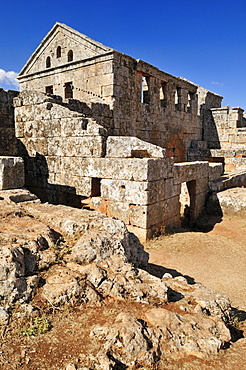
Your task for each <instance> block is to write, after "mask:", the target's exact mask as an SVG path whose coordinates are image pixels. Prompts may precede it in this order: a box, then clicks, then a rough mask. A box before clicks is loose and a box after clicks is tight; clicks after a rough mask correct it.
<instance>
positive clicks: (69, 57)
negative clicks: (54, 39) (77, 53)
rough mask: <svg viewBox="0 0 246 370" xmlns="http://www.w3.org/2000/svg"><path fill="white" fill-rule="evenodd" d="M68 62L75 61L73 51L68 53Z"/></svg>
mask: <svg viewBox="0 0 246 370" xmlns="http://www.w3.org/2000/svg"><path fill="white" fill-rule="evenodd" d="M67 61H68V62H72V61H73V50H69V51H68V53H67Z"/></svg>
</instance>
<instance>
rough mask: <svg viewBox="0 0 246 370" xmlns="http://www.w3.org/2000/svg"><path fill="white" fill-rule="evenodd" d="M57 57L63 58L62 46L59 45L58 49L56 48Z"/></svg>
mask: <svg viewBox="0 0 246 370" xmlns="http://www.w3.org/2000/svg"><path fill="white" fill-rule="evenodd" d="M56 57H57V58H61V46H60V45H59V46H57V49H56Z"/></svg>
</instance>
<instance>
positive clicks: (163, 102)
mask: <svg viewBox="0 0 246 370" xmlns="http://www.w3.org/2000/svg"><path fill="white" fill-rule="evenodd" d="M160 104H161V107H164V108H166V106H167V82H164V81H162V82H161V87H160Z"/></svg>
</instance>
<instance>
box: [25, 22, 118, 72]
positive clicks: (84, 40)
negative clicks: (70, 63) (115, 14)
mask: <svg viewBox="0 0 246 370" xmlns="http://www.w3.org/2000/svg"><path fill="white" fill-rule="evenodd" d="M59 32H63V33H64V34H66V36H68V37H69V38H71V39H73V40H76V42H77V44H81V46H83V45H85V44H86V49H87V50H89V49H90V52H91V54H92V56H96V55H101V54H104V53H107V52H110V51H113V49H112V48H109V47H107V46H105V45H103V44H101V43H100V42H98V41H95V40H93V39H91V38H89V37H88V36H86V35H84V34H82V33H80V32H78V31H76V30H74V29H73V28H71V27H69V26H67V25H65V24H63V23H59V22H57V23H55V25H54V26H53V28H52V29H51V30H50V31H49V32H48V34H47V35H46V36H45V37H44V39H43V40H42V41H41V43H40V45H39V46H38V47H37V49H36V50H35V51H34V53H33V54H32V55H31V57H30V58H29V59H28V61H27V62H26V64H25V65H24V67H23V68H22V70H21V71H20V73H19V76H20V77H21V76H23V75H25V74H28V72H29V71H30V69H32V67H33V66H34V64H35V63H36V61H37V60H38V58H39V57H40V55H41V54H42V53H43V52H44V50H45V49H46V48H47V46H48V45H49V43H50V42H51V41H52V40H53V39H54V38H55V37H56V35H57V34H58V33H59ZM81 60H82V59H81Z"/></svg>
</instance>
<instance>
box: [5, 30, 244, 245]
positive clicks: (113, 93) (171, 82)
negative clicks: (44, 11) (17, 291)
mask: <svg viewBox="0 0 246 370" xmlns="http://www.w3.org/2000/svg"><path fill="white" fill-rule="evenodd" d="M18 79H19V83H20V93H18V92H14V91H7V92H6V91H3V90H2V89H0V131H1V135H0V155H1V156H2V157H0V158H1V162H0V163H1V166H0V173H1V176H2V180H0V181H2V183H0V185H1V187H0V188H2V189H3V188H8V187H9V186H10V185H9V183H10V182H11V181H12V182H13V178H14V176H13V167H16V171H17V173H18V176H16V178H18V180H16V181H17V185H16V186H20V184H21V186H23V185H24V184H25V187H27V188H28V189H29V190H30V191H32V192H33V193H35V194H37V195H38V196H39V197H40V199H41V200H42V201H49V202H51V203H55V204H57V203H70V204H76V205H77V206H82V207H85V208H90V209H95V210H98V211H101V212H103V213H105V214H107V215H109V216H113V217H117V218H119V219H121V220H123V221H124V222H125V224H126V225H127V227H128V229H129V230H130V231H133V232H134V233H135V234H136V235H137V236H138V237H139V238H140V239H141V240H146V239H148V238H151V237H153V236H155V235H158V234H160V233H165V232H166V231H167V230H168V229H171V228H174V227H178V226H179V225H180V208H181V204H180V199H181V198H180V194H181V188H183V187H184V186H183V185H184V184H186V185H187V189H188V193H189V198H190V200H189V202H190V204H189V206H190V219H191V222H192V221H194V220H195V219H196V218H197V217H198V216H199V215H200V213H201V212H202V210H203V208H204V204H205V201H206V198H207V195H208V192H209V191H210V188H211V183H212V182H213V181H214V180H216V179H218V178H219V177H220V175H221V174H222V172H223V170H225V171H232V170H242V171H244V170H246V162H245V158H246V147H245V143H246V118H245V116H244V113H243V109H241V108H232V109H230V107H229V106H226V107H221V101H222V97H221V96H219V95H217V94H215V93H212V92H210V91H208V90H206V89H204V88H202V87H200V86H198V85H196V84H194V83H191V82H190V81H188V80H186V79H184V78H182V77H175V76H172V75H170V74H168V73H165V72H163V71H160V70H159V69H158V68H156V67H154V66H152V65H150V64H148V63H146V62H144V61H142V60H136V59H134V58H132V57H130V56H128V55H125V54H123V53H120V52H118V51H116V50H113V49H112V48H109V47H106V46H104V45H102V44H101V43H99V42H96V41H94V40H92V39H90V38H89V37H87V36H85V35H83V34H81V33H79V32H77V31H75V30H73V29H72V28H70V27H68V26H66V25H64V24H61V23H56V24H55V25H54V27H53V28H52V29H51V31H50V32H49V33H48V34H47V36H46V37H45V38H44V39H43V40H42V42H41V44H40V45H39V46H38V48H37V49H36V50H35V52H34V53H33V54H32V56H31V57H30V58H29V60H28V61H27V63H26V65H25V66H24V67H23V69H22V70H21V72H20V74H19V77H18ZM13 106H14V108H13ZM4 156H8V157H4ZM17 156H19V157H17ZM23 160H24V167H25V181H24V179H23V177H22V176H21V171H22V170H23ZM1 176H0V177H1Z"/></svg>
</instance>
